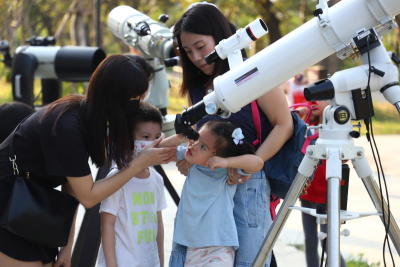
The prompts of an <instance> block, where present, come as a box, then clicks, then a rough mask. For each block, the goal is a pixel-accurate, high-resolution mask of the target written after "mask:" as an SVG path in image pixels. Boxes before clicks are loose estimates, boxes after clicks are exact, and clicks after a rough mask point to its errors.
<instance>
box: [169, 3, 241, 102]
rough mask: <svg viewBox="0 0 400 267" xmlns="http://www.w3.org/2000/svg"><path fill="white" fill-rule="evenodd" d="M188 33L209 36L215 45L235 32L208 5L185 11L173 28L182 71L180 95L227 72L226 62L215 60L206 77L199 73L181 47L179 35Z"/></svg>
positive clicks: (215, 10) (219, 12)
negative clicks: (211, 70)
mask: <svg viewBox="0 0 400 267" xmlns="http://www.w3.org/2000/svg"><path fill="white" fill-rule="evenodd" d="M182 32H190V33H195V34H202V35H211V36H212V37H213V38H214V41H215V44H218V43H219V41H221V40H223V39H225V38H228V37H229V36H231V35H232V34H233V33H234V32H235V27H234V26H233V25H232V24H230V23H229V21H228V20H227V19H226V18H225V16H224V15H223V14H222V13H221V11H220V10H219V9H218V8H217V7H215V6H213V5H210V4H202V3H198V4H196V5H194V6H193V7H191V8H190V9H189V10H187V11H186V12H185V13H184V14H183V15H182V17H181V18H180V19H179V20H178V22H177V23H176V24H175V26H174V38H175V41H176V42H177V44H178V48H179V55H180V59H181V63H182V69H183V81H182V87H181V94H182V95H183V96H184V95H186V94H187V93H188V91H189V88H193V87H199V86H204V85H207V84H209V83H210V82H211V81H212V79H213V78H214V77H216V76H218V75H221V74H223V73H225V72H226V71H228V70H229V65H228V60H226V59H225V60H219V59H218V60H217V61H216V62H215V68H214V72H213V74H212V75H211V76H208V75H206V74H204V73H203V72H201V71H200V70H199V69H198V68H197V67H196V66H195V65H194V64H193V63H192V62H191V61H190V59H189V58H188V56H187V54H186V52H185V50H184V49H183V47H182V42H181V33H182Z"/></svg>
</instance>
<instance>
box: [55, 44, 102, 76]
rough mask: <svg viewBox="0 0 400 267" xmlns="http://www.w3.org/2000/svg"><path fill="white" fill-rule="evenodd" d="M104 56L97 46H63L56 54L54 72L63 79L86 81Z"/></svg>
mask: <svg viewBox="0 0 400 267" xmlns="http://www.w3.org/2000/svg"><path fill="white" fill-rule="evenodd" d="M105 57H106V54H105V52H104V51H103V50H102V49H101V48H98V47H79V46H64V47H61V48H60V49H59V50H58V52H57V54H56V57H55V60H54V68H55V72H56V74H57V77H58V78H59V79H60V80H63V81H70V82H84V81H88V80H89V78H90V76H91V75H92V73H93V71H94V70H95V69H96V67H97V65H99V64H100V62H101V61H102V60H103V59H104V58H105Z"/></svg>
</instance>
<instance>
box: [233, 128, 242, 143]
mask: <svg viewBox="0 0 400 267" xmlns="http://www.w3.org/2000/svg"><path fill="white" fill-rule="evenodd" d="M232 139H233V142H234V143H235V145H238V144H242V143H243V139H244V135H243V133H242V129H240V128H236V129H235V130H233V132H232Z"/></svg>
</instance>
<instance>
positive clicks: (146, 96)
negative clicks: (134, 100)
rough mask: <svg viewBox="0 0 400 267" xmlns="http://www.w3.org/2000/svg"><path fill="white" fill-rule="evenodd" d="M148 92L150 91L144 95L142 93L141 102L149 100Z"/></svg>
mask: <svg viewBox="0 0 400 267" xmlns="http://www.w3.org/2000/svg"><path fill="white" fill-rule="evenodd" d="M150 91H151V89H148V90H147V91H146V93H144V96H143V97H142V101H144V102H146V101H147V100H149V98H150Z"/></svg>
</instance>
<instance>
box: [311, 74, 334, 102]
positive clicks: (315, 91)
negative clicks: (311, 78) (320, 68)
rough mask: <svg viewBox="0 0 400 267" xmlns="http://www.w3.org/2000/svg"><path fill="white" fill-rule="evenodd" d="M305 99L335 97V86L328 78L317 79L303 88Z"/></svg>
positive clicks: (314, 99)
mask: <svg viewBox="0 0 400 267" xmlns="http://www.w3.org/2000/svg"><path fill="white" fill-rule="evenodd" d="M304 97H305V98H306V99H307V101H317V100H330V99H333V98H334V97H335V87H334V86H333V83H332V82H331V81H330V80H329V79H325V80H321V81H318V82H316V83H314V84H311V85H310V86H307V87H305V88H304Z"/></svg>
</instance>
